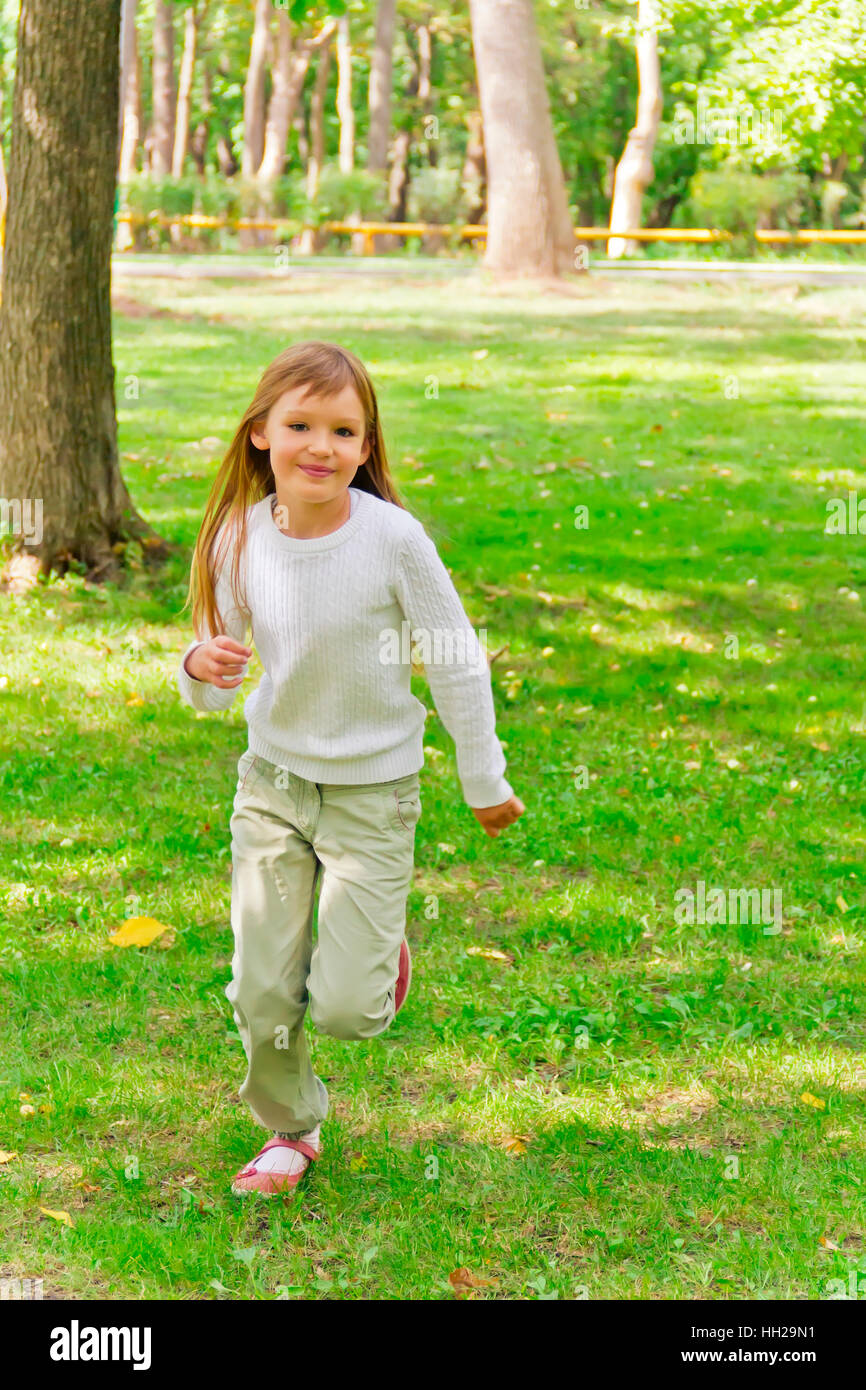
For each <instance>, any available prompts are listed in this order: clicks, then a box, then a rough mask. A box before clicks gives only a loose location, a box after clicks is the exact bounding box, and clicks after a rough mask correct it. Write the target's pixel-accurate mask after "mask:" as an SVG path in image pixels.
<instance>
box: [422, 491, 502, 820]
mask: <svg viewBox="0 0 866 1390" xmlns="http://www.w3.org/2000/svg"><path fill="white" fill-rule="evenodd" d="M413 520H414V518H413ZM416 528H417V529H416ZM395 589H396V593H397V599H398V602H399V604H400V607H401V608H402V609H403V612H404V614H405V615H406V618H407V619H408V621H409V624H410V627H411V630H412V635H413V638H414V640H415V641H417V642H418V643H419V645H420V646H421V651H422V655H423V656H424V666H425V674H426V676H427V683H428V685H429V686H430V692H431V694H432V696H433V701H434V704H435V705H436V709H437V712H438V714H439V717H440V718H441V720H442V723H443V724H444V725H445V728H446V729H447V730H448V733H449V734H450V735H451V737H452V738H453V740H454V745H455V749H456V753H457V775H458V777H459V778H460V785H461V787H462V790H463V795H464V798H465V800H466V803H467V805H468V806H470V807H472V808H473V809H480V808H483V807H488V806H501V805H502V803H503V802H505V801H508V800H509V798H510V797H512V796H513V795H514V793H513V791H512V789H511V787H510V786H509V784H508V782H507V781H506V780H505V776H504V773H505V754H504V753H503V751H502V746H501V744H500V742H499V739H498V738H497V737H496V712H495V710H494V706H493V690H492V687H491V681H490V667H489V666H488V663H487V657H486V655H485V654H484V652H483V650H482V648H481V644H480V643H479V641H478V638H477V637H476V635H475V631H474V629H473V627H472V624H471V623H470V621H469V619H468V617H467V616H466V612H465V610H464V608H463V604H462V603H461V602H460V597H459V595H458V593H457V590H456V589H455V588H454V585H453V583H452V582H451V576H450V575H449V573H448V571H447V569H446V568H445V566H444V564H443V563H442V560H441V559H440V557H439V553H438V551H437V550H436V547H435V545H434V544H433V542H432V541H431V539H430V537H429V536H428V535H427V532H426V531H425V530H424V527H423V526H422V525H421V523H420V522H419V521H415V525H414V526H413V527H412V528H411V534H410V535H409V536H408V537H407V539H406V540H405V541H404V543H403V546H402V549H401V550H400V553H399V555H398V558H397V565H396V573H395ZM425 633H426V636H424V634H425ZM437 657H438V658H439V659H437Z"/></svg>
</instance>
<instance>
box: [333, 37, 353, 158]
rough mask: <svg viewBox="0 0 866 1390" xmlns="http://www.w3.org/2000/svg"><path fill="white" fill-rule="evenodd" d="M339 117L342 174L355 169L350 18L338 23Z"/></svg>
mask: <svg viewBox="0 0 866 1390" xmlns="http://www.w3.org/2000/svg"><path fill="white" fill-rule="evenodd" d="M337 116H338V117H339V121H340V173H341V174H351V172H352V170H353V169H354V167H355V112H354V109H353V107H352V40H351V36H350V33H349V16H348V15H347V14H344V15H341V16H340V18H339V20H338V21H337Z"/></svg>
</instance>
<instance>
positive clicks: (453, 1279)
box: [448, 1267, 496, 1298]
mask: <svg viewBox="0 0 866 1390" xmlns="http://www.w3.org/2000/svg"><path fill="white" fill-rule="evenodd" d="M448 1282H449V1284H450V1285H451V1287H452V1289H453V1290H454V1294H455V1296H456V1297H457V1298H471V1297H472V1290H473V1289H480V1288H484V1287H488V1288H492V1287H493V1285H494V1284H495V1283H496V1280H495V1279H482V1278H480V1277H479V1275H477V1274H473V1273H472V1271H471V1270H470V1269H466V1268H465V1267H462V1268H460V1269H454V1270H452V1271H451V1273H450V1274H449V1275H448Z"/></svg>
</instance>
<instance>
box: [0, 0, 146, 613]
mask: <svg viewBox="0 0 866 1390" xmlns="http://www.w3.org/2000/svg"><path fill="white" fill-rule="evenodd" d="M119 44H120V5H119V4H118V0H22V4H21V10H20V14H19V21H18V39H17V53H16V73H15V86H14V90H13V97H12V144H11V155H10V162H9V213H8V228H7V236H6V249H5V255H4V257H3V277H2V287H0V292H2V303H0V497H2V498H3V499H4V501H5V502H6V503H10V502H17V503H18V504H19V505H20V508H21V516H22V518H23V517H24V515H25V504H27V503H29V504H30V506H31V507H32V508H33V510H34V511H37V512H38V506H40V505H41V508H42V516H41V525H40V526H39V527H38V528H34V529H33V531H32V533H31V535H30V539H32V541H33V543H32V544H27V539H28V538H27V536H26V535H25V534H24V532H23V531H21V532H20V533H19V534H18V535H17V539H16V540H15V541H14V542H13V554H12V557H11V559H10V562H9V565H8V567H7V571H6V575H5V583H6V584H7V586H8V587H10V588H14V589H18V588H24V587H27V585H28V584H32V583H33V582H34V581H35V578H36V575H37V574H38V573H40V572H41V573H42V574H48V573H49V572H50V571H51V570H52V569H59V570H61V571H65V570H66V569H67V568H68V567H69V565H70V563H72V562H73V561H76V560H77V561H82V562H83V563H84V565H85V566H86V568H87V571H88V574H89V577H90V578H91V579H95V578H108V577H112V576H113V575H115V574H116V572H117V570H118V569H119V565H120V561H119V554H118V549H122V546H123V543H124V542H126V541H128V540H130V539H132V538H139V539H141V540H142V541H143V542H144V544H145V545H146V546H148V547H149V549H148V552H147V553H149V554H156V552H157V551H158V550H163V547H162V544H161V542H160V541H159V539H158V537H155V536H154V534H153V532H152V531H151V530H150V528H149V527H148V526H147V524H146V523H145V522H144V521H143V520H142V518H141V517H140V516H139V515H138V513H137V512H136V510H135V508H134V506H133V504H132V501H131V499H130V496H129V494H128V492H127V490H126V486H125V484H124V482H123V479H122V477H121V475H120V470H119V467H118V457H117V425H116V416H115V397H114V365H113V362H112V352H111V300H110V291H111V240H112V221H113V208H114V195H115V181H116V172H117V156H118V148H117V146H118V139H117V133H118V116H119V110H120V99H119V98H120V51H119ZM46 209H50V216H46ZM12 515H13V518H14V511H13V514H12ZM31 519H32V513H31ZM37 530H38V535H37ZM150 542H153V543H154V544H153V545H152V546H151V545H150Z"/></svg>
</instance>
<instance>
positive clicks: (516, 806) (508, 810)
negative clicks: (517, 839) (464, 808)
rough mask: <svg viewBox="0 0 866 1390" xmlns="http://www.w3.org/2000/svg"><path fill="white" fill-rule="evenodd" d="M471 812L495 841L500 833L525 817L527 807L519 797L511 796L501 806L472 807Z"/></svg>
mask: <svg viewBox="0 0 866 1390" xmlns="http://www.w3.org/2000/svg"><path fill="white" fill-rule="evenodd" d="M470 810H471V811H472V814H473V816H474V817H475V819H476V820H477V821H478V822H479V824H481V825H483V826H484V829H485V830H486V831H487V834H488V835H489V836H490V838H491V839H492V840H495V839H496V837H497V835H498V834H499V833H500V831H502V830H504V829H505V828H506V826H509V825H511V823H512V821H516V820H517V818H518V816H522V815H523V812H524V811H525V810H526V807H525V806H524V804H523V802H522V801H521V800H520V797H519V796H511V797H509V798H508V800H507V801H503V802H502V805H501V806H480V807H478V806H471V807H470Z"/></svg>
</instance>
